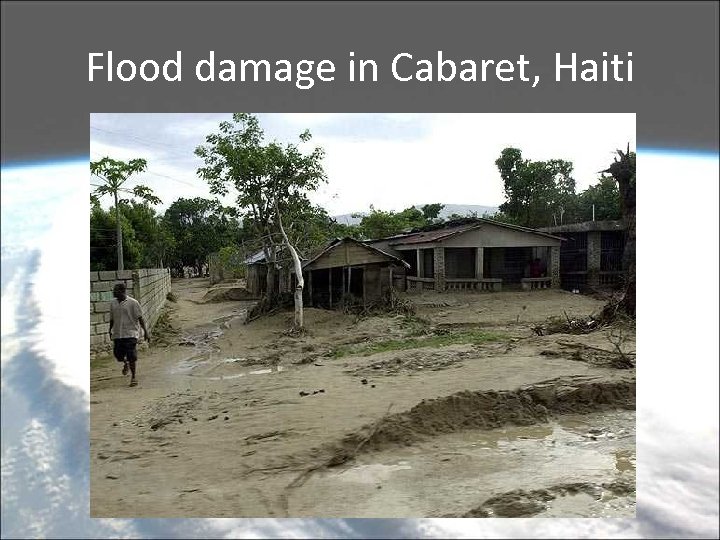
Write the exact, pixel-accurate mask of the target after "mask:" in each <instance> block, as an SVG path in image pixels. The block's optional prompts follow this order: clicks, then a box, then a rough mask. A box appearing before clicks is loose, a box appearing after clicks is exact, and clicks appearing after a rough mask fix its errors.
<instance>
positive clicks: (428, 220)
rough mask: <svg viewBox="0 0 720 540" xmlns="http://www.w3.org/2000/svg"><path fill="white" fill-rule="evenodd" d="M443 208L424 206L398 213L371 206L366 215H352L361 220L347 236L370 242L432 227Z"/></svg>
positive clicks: (412, 207) (437, 220)
mask: <svg viewBox="0 0 720 540" xmlns="http://www.w3.org/2000/svg"><path fill="white" fill-rule="evenodd" d="M443 208H444V205H442V204H426V205H424V206H423V207H421V208H417V207H415V206H410V207H409V208H406V209H404V210H402V211H400V212H392V211H384V210H378V209H376V208H375V207H374V206H372V205H371V206H370V212H369V213H368V214H365V215H361V214H354V215H353V217H360V218H361V220H360V223H359V224H358V225H357V228H356V230H355V231H351V232H354V233H355V234H350V235H349V236H353V237H358V238H360V239H365V240H371V239H377V238H384V237H387V236H393V235H396V234H400V233H403V232H407V231H410V230H413V229H418V228H421V227H426V226H428V225H433V224H435V223H439V222H441V221H442V220H441V219H440V218H439V217H438V216H439V214H440V212H441V211H442V209H443Z"/></svg>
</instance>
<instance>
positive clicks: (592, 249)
mask: <svg viewBox="0 0 720 540" xmlns="http://www.w3.org/2000/svg"><path fill="white" fill-rule="evenodd" d="M600 234H601V233H600V231H590V232H588V233H587V284H588V287H597V286H598V285H600V252H601V249H602V243H601V238H600Z"/></svg>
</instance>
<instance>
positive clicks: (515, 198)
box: [495, 148, 576, 227]
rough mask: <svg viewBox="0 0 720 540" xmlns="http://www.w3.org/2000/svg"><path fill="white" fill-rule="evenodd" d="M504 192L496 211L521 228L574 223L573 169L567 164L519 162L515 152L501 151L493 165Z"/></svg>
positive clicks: (556, 161)
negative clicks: (502, 200) (500, 179)
mask: <svg viewBox="0 0 720 540" xmlns="http://www.w3.org/2000/svg"><path fill="white" fill-rule="evenodd" d="M495 164H496V165H497V168H498V170H499V171H500V176H501V178H502V180H503V185H504V189H505V199H506V200H505V202H504V203H503V204H501V205H500V211H501V212H502V214H503V215H504V216H507V218H509V219H510V220H512V221H513V222H515V223H517V224H518V225H522V226H524V227H546V226H550V225H554V224H555V223H558V224H559V223H561V222H569V221H572V220H573V219H574V214H575V210H576V208H575V207H576V199H575V179H574V178H573V176H572V173H573V165H572V163H570V162H569V161H564V160H561V159H551V160H548V161H530V160H527V159H523V157H522V152H521V151H520V150H519V149H517V148H505V149H504V150H503V151H502V153H501V154H500V157H499V158H498V159H497V160H496V161H495Z"/></svg>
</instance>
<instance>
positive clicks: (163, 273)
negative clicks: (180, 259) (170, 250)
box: [90, 268, 171, 353]
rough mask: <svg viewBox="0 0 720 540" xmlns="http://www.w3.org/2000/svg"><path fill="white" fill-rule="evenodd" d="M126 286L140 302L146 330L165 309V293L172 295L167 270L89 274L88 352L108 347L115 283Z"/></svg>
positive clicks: (155, 269) (129, 292)
mask: <svg viewBox="0 0 720 540" xmlns="http://www.w3.org/2000/svg"><path fill="white" fill-rule="evenodd" d="M121 282H122V283H125V286H126V287H127V291H128V294H129V295H130V296H132V297H133V298H135V299H136V300H137V301H138V302H140V307H141V308H142V314H143V317H144V318H145V322H146V324H147V325H148V330H151V329H152V327H153V326H154V325H155V323H156V322H157V320H158V317H159V316H160V311H161V310H162V307H163V306H164V305H165V300H166V297H167V293H169V292H170V291H171V283H170V270H169V269H168V268H149V269H148V268H144V269H140V270H122V271H107V272H102V271H101V272H90V350H91V352H95V353H96V352H100V351H105V350H109V349H110V347H111V343H110V336H109V335H108V330H109V329H110V301H111V300H112V298H113V295H112V291H113V287H115V284H116V283H121Z"/></svg>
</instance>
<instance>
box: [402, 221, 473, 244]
mask: <svg viewBox="0 0 720 540" xmlns="http://www.w3.org/2000/svg"><path fill="white" fill-rule="evenodd" d="M478 227H480V224H479V223H469V224H466V225H458V226H455V227H446V228H444V229H435V230H429V231H419V232H415V233H410V234H408V235H406V236H402V237H400V238H397V239H394V240H392V241H391V242H390V245H391V246H396V245H405V244H423V243H425V242H437V241H439V240H443V239H444V238H448V237H449V236H453V235H456V234H459V233H463V232H466V231H469V230H471V229H477V228H478Z"/></svg>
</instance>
